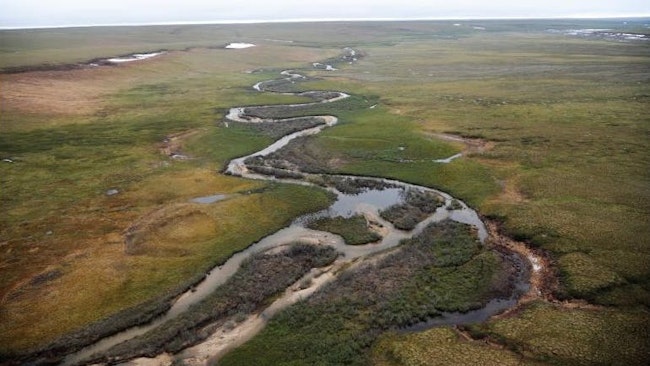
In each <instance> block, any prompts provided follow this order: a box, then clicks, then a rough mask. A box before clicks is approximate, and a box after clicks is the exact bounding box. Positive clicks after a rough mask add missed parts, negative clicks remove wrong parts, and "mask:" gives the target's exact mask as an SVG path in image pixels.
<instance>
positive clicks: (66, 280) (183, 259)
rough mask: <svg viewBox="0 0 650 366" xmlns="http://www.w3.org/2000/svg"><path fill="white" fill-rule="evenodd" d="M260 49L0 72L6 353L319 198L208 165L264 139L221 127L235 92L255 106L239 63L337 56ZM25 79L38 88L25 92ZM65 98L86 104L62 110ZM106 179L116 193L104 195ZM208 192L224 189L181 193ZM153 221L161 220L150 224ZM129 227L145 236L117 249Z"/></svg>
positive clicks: (173, 285)
mask: <svg viewBox="0 0 650 366" xmlns="http://www.w3.org/2000/svg"><path fill="white" fill-rule="evenodd" d="M281 48H282V47H281V46H280V49H281ZM260 50H261V51H257V50H255V51H253V52H249V53H248V57H246V58H247V59H249V60H250V61H249V62H248V63H246V62H242V61H241V58H242V53H239V54H235V53H232V52H227V51H226V50H195V51H191V52H181V53H169V54H166V55H165V56H161V57H160V58H159V59H157V60H151V62H147V63H142V64H137V65H123V66H119V67H101V68H97V69H84V70H74V71H41V72H32V73H26V74H9V75H2V78H3V89H2V90H3V92H2V107H3V113H2V117H1V118H2V122H1V124H2V134H0V151H1V155H2V157H3V158H7V159H10V160H11V161H13V163H8V162H3V164H2V165H1V166H0V170H1V173H0V176H1V178H0V180H1V183H2V193H1V195H2V207H3V215H2V234H1V236H2V251H3V254H2V271H3V272H2V273H3V275H2V280H1V284H0V293H1V296H2V299H3V303H2V307H3V311H2V315H1V316H2V322H0V324H1V326H0V327H1V328H2V332H0V333H2V336H0V338H1V339H0V344H1V345H2V347H1V349H2V351H3V352H8V351H16V350H24V349H26V348H28V347H33V346H37V345H40V344H43V343H44V342H46V341H49V340H52V339H55V338H57V337H58V336H61V335H62V334H64V333H67V332H70V331H73V330H75V329H78V328H79V327H82V326H84V325H86V324H88V323H89V322H93V321H97V320H99V319H101V318H103V317H106V316H108V315H110V314H112V313H115V312H116V311H118V310H121V309H124V308H127V307H131V306H134V305H137V304H138V303H141V302H143V301H145V300H147V299H150V298H152V297H157V296H158V295H159V294H161V293H164V292H167V291H172V290H174V291H177V290H178V288H179V285H180V286H181V287H182V286H187V285H189V282H188V281H194V280H196V278H197V275H199V274H200V273H202V272H204V271H205V270H207V268H209V267H210V266H212V265H214V264H216V263H219V262H222V261H224V260H225V259H227V258H228V257H229V256H230V254H231V253H233V252H234V251H237V250H241V249H242V248H244V247H246V246H248V245H249V244H251V243H252V242H254V241H255V240H257V239H259V238H261V237H263V236H264V235H267V234H269V233H271V232H273V231H274V230H277V229H278V228H280V227H282V226H283V225H286V224H287V223H288V222H289V220H291V219H292V218H293V217H295V216H296V215H298V214H300V213H303V212H308V211H313V210H317V209H319V208H322V207H324V205H325V204H326V203H327V202H328V201H329V198H328V197H327V196H326V195H325V194H324V193H322V192H319V191H316V190H314V189H309V188H305V187H297V186H296V187H292V186H274V185H269V184H265V183H258V182H247V181H243V180H240V179H235V178H232V177H227V176H222V175H219V174H217V170H220V169H222V167H223V165H224V164H225V162H226V161H227V160H228V159H230V158H232V157H236V156H239V155H243V154H245V153H248V152H251V151H255V150H256V149H259V148H261V147H262V146H264V145H265V144H268V143H269V141H271V140H270V139H269V138H268V137H264V136H259V135H258V134H257V133H256V132H255V131H254V130H251V129H245V128H239V127H232V128H228V129H226V128H219V127H218V126H217V122H218V121H220V120H221V118H222V115H223V113H224V110H225V108H227V107H230V106H231V105H233V102H234V103H235V104H243V105H245V104H250V103H257V102H259V99H255V101H253V99H252V98H251V97H252V95H253V92H248V88H250V85H252V84H253V83H254V81H255V80H256V79H255V78H254V76H252V75H251V74H248V73H246V71H250V70H253V69H256V68H258V67H262V66H264V67H267V66H269V65H275V66H277V67H280V66H286V65H291V64H292V62H295V65H300V64H302V63H304V62H308V61H311V60H313V59H318V58H323V57H327V56H328V55H331V54H333V53H334V52H330V51H321V50H312V49H301V48H296V49H295V50H294V49H291V50H290V51H291V52H286V53H285V52H280V54H287V55H289V56H288V57H287V59H286V60H281V61H282V63H281V64H280V63H278V64H272V63H271V62H270V59H269V56H270V54H269V53H268V52H269V51H268V50H266V51H265V50H264V49H261V48H260ZM276 51H277V50H276ZM244 55H246V54H244ZM273 58H275V59H276V60H278V59H277V57H276V56H273ZM292 58H295V59H298V60H302V61H301V62H296V61H293V60H292ZM278 61H280V60H278ZM30 84H32V85H31V89H29V90H33V91H34V94H29V93H26V92H25V88H27V87H28V86H29V85H30ZM77 86H79V88H80V89H81V91H75V88H76V87H77ZM88 88H91V89H92V90H93V93H90V95H85V94H84V91H85V90H88ZM71 89H72V91H70V90H71ZM59 90H63V92H62V93H60V92H59ZM68 93H72V94H71V95H70V94H68ZM66 97H70V98H71V99H72V100H73V101H77V100H79V101H80V103H86V104H87V105H88V106H89V107H88V108H87V109H78V108H77V107H76V103H73V104H70V105H63V106H62V105H61V104H62V102H65V100H62V99H61V98H63V99H65V98H66ZM260 97H261V98H262V99H263V100H265V102H268V103H272V102H276V101H277V100H278V98H277V97H274V96H260ZM289 99H292V98H289ZM25 100H27V102H28V103H24V102H25ZM283 101H284V100H283ZM33 103H38V104H39V106H41V107H42V108H41V107H39V108H34V109H32V108H31V107H30V105H33ZM188 105H192V107H191V108H188ZM49 106H51V107H52V111H51V112H48V107H49ZM185 132H190V134H188V136H187V137H186V138H185V139H181V143H180V146H179V147H178V148H179V149H180V150H181V151H179V152H182V153H184V154H186V155H189V156H190V157H191V159H189V160H182V161H181V160H174V159H171V158H170V157H169V156H166V155H163V154H161V152H160V150H161V147H163V145H164V142H163V140H164V139H165V138H166V137H170V136H174V135H176V134H178V133H185ZM110 189H116V190H118V191H119V193H118V194H116V195H113V196H108V195H106V192H107V191H108V190H110ZM215 193H220V194H227V195H228V199H227V200H225V201H223V202H218V203H215V204H212V205H205V206H201V205H198V204H191V203H188V201H189V200H190V199H191V198H195V197H200V196H207V195H212V194H215ZM307 197H309V199H306V198H307ZM150 218H157V219H160V220H161V221H162V222H165V223H166V225H165V226H164V227H158V226H157V225H155V224H152V225H148V221H154V220H151V219H150ZM251 223H255V225H251ZM134 224H136V225H141V226H146V227H147V230H144V233H142V236H143V237H144V239H143V240H144V244H142V245H141V246H140V247H139V249H138V251H136V252H137V253H138V255H127V254H126V253H125V245H124V234H125V232H126V230H127V229H128V228H129V227H131V226H133V225H134ZM97 283H102V286H101V287H97V286H95V284H97Z"/></svg>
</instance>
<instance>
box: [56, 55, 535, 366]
mask: <svg viewBox="0 0 650 366" xmlns="http://www.w3.org/2000/svg"><path fill="white" fill-rule="evenodd" d="M346 52H347V53H348V55H350V58H349V59H350V60H353V61H356V53H355V51H354V50H351V49H346ZM346 60H347V59H346ZM350 62H352V61H350ZM314 67H317V68H319V69H324V70H328V71H334V70H336V69H335V68H334V67H332V66H331V65H324V64H320V63H318V64H315V65H314ZM281 76H282V78H281V79H278V80H268V81H261V82H258V83H257V84H255V85H254V86H253V89H255V90H257V91H259V92H273V91H269V90H267V89H266V87H265V85H267V84H269V85H271V83H273V84H274V85H277V83H278V82H282V80H284V81H286V82H288V83H294V82H295V81H297V80H303V79H306V77H305V76H303V75H301V74H299V73H297V72H295V71H292V70H286V71H283V72H282V73H281ZM305 93H313V92H300V93H298V92H296V93H288V92H283V93H281V94H287V95H306V94H305ZM321 95H325V96H327V97H323V98H321V99H320V100H317V101H315V102H311V103H302V104H288V105H284V106H283V107H284V108H287V109H288V110H290V108H292V107H298V106H300V107H303V108H304V107H305V106H307V105H315V104H321V103H332V102H336V101H338V100H342V99H345V98H348V97H349V95H348V94H346V93H343V92H338V91H337V92H329V91H328V92H321ZM265 107H268V106H258V107H233V108H231V109H230V110H229V112H228V114H227V116H226V118H227V119H228V120H230V121H231V122H235V123H262V122H264V123H274V122H287V121H289V122H290V121H292V120H298V119H300V117H298V118H286V119H265V118H260V117H256V116H252V115H250V113H252V112H254V111H255V109H256V108H265ZM309 118H312V119H316V120H320V122H322V124H320V125H318V126H316V127H309V128H306V129H304V130H300V131H298V132H294V133H291V134H288V135H286V136H284V137H282V138H280V139H279V140H277V141H275V142H274V143H273V144H271V145H269V146H267V147H265V148H264V149H262V150H260V151H257V152H254V153H252V154H250V155H247V156H242V157H239V158H236V159H233V160H232V161H230V163H229V164H228V165H227V169H226V172H227V173H228V174H232V175H236V176H241V177H242V178H247V179H263V180H276V181H281V182H286V183H291V184H311V183H307V181H306V180H292V179H277V178H275V177H272V176H267V175H263V174H259V173H254V172H252V171H251V170H250V169H249V167H248V166H247V165H246V160H247V159H249V158H251V157H264V156H267V155H269V154H271V153H273V152H276V151H278V150H279V149H281V148H283V147H285V146H286V145H287V144H289V143H290V142H291V141H292V140H294V139H296V138H298V137H301V136H306V135H313V134H317V133H319V132H321V131H322V130H324V129H326V128H330V127H332V126H335V125H336V124H337V122H338V118H337V117H336V116H333V115H321V116H310V117H309ZM459 157H460V155H454V156H451V157H449V158H447V159H438V161H439V162H441V163H450V162H451V161H452V160H453V159H456V158H459ZM330 177H333V178H336V179H347V180H353V181H354V180H365V181H373V182H374V183H376V185H375V186H377V187H379V188H366V189H364V190H363V191H362V192H361V193H358V194H349V193H344V192H341V191H338V190H336V189H335V188H333V187H329V188H327V189H329V190H330V191H332V192H333V193H334V194H336V200H335V202H334V203H333V204H332V205H331V206H330V207H329V208H328V209H326V210H323V211H321V212H317V213H314V214H309V215H305V216H302V217H299V218H297V219H295V220H294V221H293V223H292V224H291V225H290V226H288V227H286V228H284V229H282V230H280V231H278V232H276V233H273V234H271V235H269V236H267V237H266V238H264V239H262V240H260V241H259V242H257V243H254V244H252V245H251V246H250V247H248V248H247V249H246V250H244V251H242V252H239V253H237V254H235V255H233V256H232V257H231V258H230V259H229V260H228V261H227V262H225V263H224V264H223V265H221V266H219V267H216V268H214V269H212V270H211V271H210V272H209V273H208V274H207V276H206V277H205V279H204V280H203V281H202V282H201V283H199V284H198V285H197V286H196V287H195V288H193V289H192V290H189V291H187V292H185V293H184V294H182V295H181V296H180V297H179V298H178V299H177V300H176V301H175V302H174V304H173V306H172V307H171V309H170V310H169V311H168V312H167V313H165V314H164V315H163V316H161V317H159V318H158V319H156V320H154V321H153V322H152V323H150V324H148V325H145V326H136V327H132V328H129V329H127V330H125V331H122V332H120V333H118V334H116V335H114V336H111V337H107V338H104V339H102V340H100V341H99V342H97V343H95V344H93V345H91V346H89V347H86V348H84V349H82V350H81V351H79V352H77V353H75V354H72V355H70V356H68V357H67V358H66V359H65V361H64V364H68V365H71V364H79V363H83V362H84V360H86V359H88V358H90V357H91V356H92V355H93V354H95V353H97V352H102V351H106V350H108V349H110V348H111V347H112V346H114V345H116V344H118V343H121V342H125V341H128V340H129V339H132V338H134V337H136V336H138V335H141V334H144V333H146V332H149V331H155V328H156V327H157V326H159V325H161V324H163V323H164V322H166V321H168V320H170V319H173V318H174V317H176V316H178V315H179V314H181V313H183V312H185V311H188V309H189V307H190V306H191V305H192V304H195V303H198V302H199V301H201V300H202V299H204V298H205V297H206V296H208V295H209V294H210V293H212V292H213V291H214V290H215V289H216V288H217V287H219V286H220V285H222V284H223V283H224V282H225V281H226V280H228V279H229V278H230V277H231V276H232V275H233V274H234V273H235V272H237V270H238V269H239V267H240V265H241V263H242V262H243V261H244V260H245V259H246V258H248V257H250V256H251V255H252V254H254V253H258V252H260V251H264V250H270V249H272V248H276V247H280V246H283V245H285V244H287V243H290V242H295V241H305V242H310V243H314V244H316V243H318V244H321V245H329V246H333V247H335V248H336V249H337V250H338V251H339V252H341V253H342V256H340V257H339V259H337V261H336V262H335V263H334V264H333V265H331V266H330V267H329V268H327V269H323V270H321V271H320V272H319V273H318V274H319V276H318V280H315V278H316V276H314V274H313V273H310V274H308V275H307V277H309V279H310V280H313V281H311V285H310V286H309V287H308V288H302V289H299V290H298V289H295V288H294V289H293V290H291V289H287V291H286V292H285V293H284V294H283V295H281V296H280V297H279V298H278V299H277V300H276V301H275V302H274V303H273V304H271V305H270V306H269V307H268V308H267V309H266V310H265V311H263V312H262V313H261V314H254V315H251V316H249V317H248V318H247V319H246V320H245V321H242V322H240V323H239V324H238V325H236V326H235V328H234V329H232V328H231V329H227V330H226V329H222V328H219V329H218V330H217V331H215V333H214V335H213V336H212V337H210V338H209V339H207V340H206V341H204V342H203V343H201V344H199V345H196V346H194V347H191V348H190V349H187V350H185V351H184V352H182V353H181V354H179V355H177V358H181V359H184V360H187V362H189V363H192V364H204V363H206V362H208V361H214V357H215V356H219V355H221V354H223V353H224V352H226V351H227V350H228V349H230V348H232V347H234V346H236V345H239V344H241V343H243V342H244V341H245V340H247V339H250V338H251V337H252V336H254V335H255V334H256V333H257V332H259V331H260V330H261V329H262V328H263V326H264V325H265V324H266V321H267V320H268V319H269V318H270V317H272V316H273V315H274V314H275V313H277V312H278V311H280V310H282V309H283V308H285V307H286V306H289V305H291V304H293V303H295V302H296V301H298V300H300V299H301V298H304V297H306V296H309V295H310V294H311V293H313V292H315V291H317V290H318V289H319V288H320V287H321V286H322V285H324V284H325V283H327V282H329V281H331V280H332V279H334V278H335V277H336V275H335V274H334V273H336V272H337V269H340V268H342V267H343V265H344V264H349V263H351V262H352V261H356V262H359V261H363V260H367V259H368V258H371V256H372V255H373V254H375V253H378V252H381V251H384V250H386V249H389V248H392V247H395V246H397V245H398V244H399V242H400V241H401V240H403V239H406V238H410V237H412V236H414V235H417V234H418V233H420V232H421V231H422V230H423V229H424V227H426V226H427V225H429V224H430V223H432V222H439V221H442V220H445V219H451V220H454V221H457V222H461V223H465V224H469V225H472V226H473V227H474V228H475V229H476V233H477V235H478V237H479V239H480V240H481V241H484V240H485V239H486V237H487V235H488V234H487V230H486V227H485V225H484V223H483V222H482V221H481V219H480V217H479V215H478V214H477V213H476V211H474V210H473V209H471V208H470V207H468V206H467V205H466V204H465V203H464V202H462V201H460V200H458V199H456V198H454V197H452V196H451V195H449V194H447V193H445V192H441V191H438V190H435V189H431V188H427V187H422V186H416V185H412V184H408V183H404V182H400V181H397V180H389V179H382V178H369V177H358V176H350V175H346V176H342V175H333V176H330ZM411 189H415V190H419V191H421V192H430V193H433V194H435V195H438V196H439V197H441V198H442V199H443V200H444V204H443V205H442V206H441V207H439V208H438V209H437V210H436V211H435V212H434V213H433V214H431V215H429V216H428V217H427V218H426V219H424V220H423V221H421V222H420V223H419V224H418V225H417V226H416V227H415V229H413V230H411V231H402V230H398V229H396V228H395V227H394V226H393V225H392V224H391V223H390V222H387V221H386V220H384V219H382V218H381V216H380V215H379V212H380V211H381V210H383V209H385V208H387V207H389V206H392V205H395V204H400V203H403V202H404V199H405V196H406V194H405V192H406V191H407V190H411ZM214 197H216V198H215V199H214V200H211V199H212V198H213V197H210V198H211V199H209V200H207V201H206V202H203V201H202V200H201V199H198V200H197V201H196V202H197V204H212V203H213V202H216V201H218V200H219V198H221V196H214ZM352 215H364V216H365V217H366V218H368V219H369V221H371V222H374V223H377V224H378V226H379V227H381V228H382V231H381V235H382V239H381V240H380V241H379V242H377V243H372V244H366V245H356V246H352V245H346V244H345V243H344V241H343V240H342V238H341V237H339V236H337V235H334V234H331V233H328V232H322V231H315V230H310V229H308V228H306V227H305V223H306V222H307V221H308V220H309V219H312V218H314V217H319V216H331V217H334V216H352ZM509 256H511V257H512V258H511V260H513V261H522V260H523V259H522V258H521V257H520V256H518V255H517V254H514V253H513V254H510V255H509ZM521 267H522V268H524V267H525V266H521ZM521 271H522V273H521V276H520V279H523V278H525V276H524V273H523V271H524V270H523V269H522V270H521ZM323 273H326V274H327V275H326V276H323ZM516 286H517V289H518V290H519V291H518V292H517V291H516V292H517V293H521V291H524V292H525V290H526V286H527V284H526V283H524V282H523V280H520V283H517V284H516ZM517 296H518V295H516V294H513V296H512V297H511V298H508V299H493V300H492V301H490V302H489V303H488V304H487V305H486V306H485V307H484V308H482V309H479V310H475V311H471V312H469V313H464V314H455V313H450V314H444V316H442V317H440V318H435V319H432V320H431V322H429V323H426V324H419V325H418V326H416V327H415V328H414V330H415V329H421V328H426V327H430V326H435V325H440V324H459V323H467V322H475V321H483V320H485V319H487V318H488V317H490V316H492V315H494V314H497V313H500V312H502V311H504V310H506V309H508V308H510V307H512V306H514V305H515V304H516V301H517ZM147 360H148V362H151V361H154V360H153V359H147ZM131 363H132V364H144V359H139V360H134V361H132V362H131Z"/></svg>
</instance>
